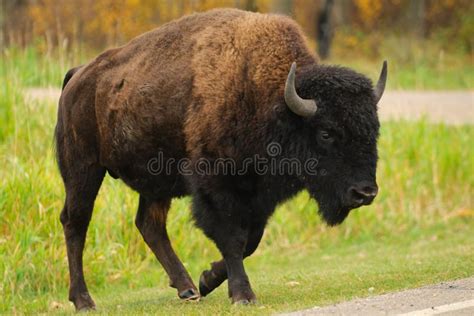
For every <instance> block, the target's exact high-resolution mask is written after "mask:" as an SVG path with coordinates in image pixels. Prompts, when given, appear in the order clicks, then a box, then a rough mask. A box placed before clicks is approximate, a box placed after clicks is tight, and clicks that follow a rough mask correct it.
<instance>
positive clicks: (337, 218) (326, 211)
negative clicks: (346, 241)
mask: <svg viewBox="0 0 474 316" xmlns="http://www.w3.org/2000/svg"><path fill="white" fill-rule="evenodd" d="M350 211H351V209H350V208H348V207H339V208H337V209H330V208H326V207H325V206H324V204H323V205H321V203H319V214H320V215H321V217H322V218H323V220H324V221H325V222H326V223H327V224H328V225H329V226H336V225H339V224H341V223H342V222H343V221H344V220H345V219H346V217H347V215H349V212H350Z"/></svg>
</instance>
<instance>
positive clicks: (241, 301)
mask: <svg viewBox="0 0 474 316" xmlns="http://www.w3.org/2000/svg"><path fill="white" fill-rule="evenodd" d="M231 298H232V304H234V305H249V304H256V303H257V297H256V296H255V294H254V293H253V292H252V290H247V291H242V292H240V293H236V294H235V295H232V296H231Z"/></svg>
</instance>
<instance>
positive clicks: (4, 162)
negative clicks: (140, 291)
mask: <svg viewBox="0 0 474 316" xmlns="http://www.w3.org/2000/svg"><path fill="white" fill-rule="evenodd" d="M25 54H26V55H24V56H23V57H18V56H17V57H15V58H16V59H15V60H14V61H11V60H10V61H7V62H6V63H7V64H8V63H11V64H9V65H8V66H7V67H6V68H3V69H2V70H1V71H0V74H1V77H0V78H1V79H2V82H5V84H3V85H2V86H1V87H0V93H1V94H0V106H1V110H0V111H1V114H2V117H1V119H2V122H1V124H0V141H1V142H0V165H1V168H0V187H1V189H0V276H1V280H0V282H1V283H0V297H2V299H1V300H0V312H1V311H12V308H15V309H16V310H20V311H21V310H22V309H23V308H24V306H26V305H29V304H30V305H31V304H34V303H35V300H36V299H37V298H38V297H58V296H60V297H64V298H65V297H66V296H67V294H66V293H67V285H68V277H67V276H68V273H67V259H66V252H65V245H64V239H63V235H62V228H61V225H60V223H59V212H60V210H61V208H62V204H63V200H64V192H63V188H62V183H61V180H60V177H59V173H58V171H57V168H56V166H55V159H54V153H53V130H54V125H55V119H56V109H57V105H56V104H55V103H54V102H48V101H41V100H32V99H27V98H25V96H24V86H25V85H29V84H33V85H36V84H40V85H44V84H47V83H51V82H53V81H54V82H56V80H57V79H58V78H60V77H61V76H62V74H61V71H57V70H52V68H54V67H57V69H60V68H62V66H61V65H59V66H58V65H49V64H48V63H47V62H44V64H43V66H44V69H46V70H44V71H45V73H49V75H48V76H49V77H47V78H49V79H44V78H40V77H38V78H37V79H32V80H29V79H28V78H29V76H30V75H27V74H25V72H26V73H30V74H31V73H34V71H32V70H31V69H29V68H35V64H34V63H36V61H28V62H31V63H32V64H31V65H30V66H29V67H28V66H26V64H23V63H22V62H20V61H18V60H17V59H18V58H20V59H21V58H26V60H30V59H29V58H30V57H28V58H27V57H25V56H28V54H27V53H25ZM43 66H39V67H40V68H41V67H43ZM50 68H51V69H50ZM60 75H61V76H60ZM55 85H56V84H55ZM473 139H474V127H473V126H459V127H447V126H444V125H431V124H428V123H426V122H424V121H422V122H418V123H408V122H402V121H401V122H391V123H384V124H383V125H382V130H381V137H380V146H379V152H380V164H379V169H378V182H379V185H380V188H381V191H380V195H379V196H378V197H377V200H376V202H375V203H374V204H373V205H371V206H369V207H364V208H363V209H361V210H358V211H355V212H353V214H351V215H350V216H349V218H348V220H347V221H346V222H345V223H344V225H342V226H340V227H338V228H328V227H327V226H325V225H323V224H322V223H321V220H320V219H319V217H318V216H317V207H316V204H315V202H314V201H313V200H311V199H310V198H309V196H308V194H307V193H305V192H302V193H301V194H299V195H298V196H296V197H295V198H294V199H292V200H291V201H289V202H287V203H285V204H283V205H281V206H280V207H279V208H278V210H277V212H276V214H275V216H274V217H273V218H272V220H271V222H270V224H269V226H268V229H267V231H266V233H265V236H264V239H263V241H262V244H261V247H260V248H259V250H258V251H257V256H258V255H261V256H269V257H270V256H271V254H272V253H274V252H278V251H279V250H281V249H287V248H297V249H305V247H307V245H313V247H320V248H324V247H331V246H333V245H338V246H339V247H341V246H342V245H347V246H348V247H352V245H354V244H355V243H357V242H360V241H361V240H367V241H370V240H376V239H379V238H389V236H392V238H396V236H399V235H404V234H406V233H407V232H411V231H416V230H424V229H427V228H429V227H432V226H433V225H448V220H449V219H450V218H453V217H454V218H460V219H462V220H463V221H464V223H465V224H464V226H461V228H462V229H465V231H464V232H462V233H465V234H467V233H468V232H469V229H470V230H471V233H472V229H473V228H474V225H473V221H472V218H473V208H474V205H473V202H474V201H473V199H474V178H473V177H472V174H474V146H473ZM137 204H138V198H137V194H136V193H134V192H132V191H131V190H130V189H128V188H127V187H126V186H124V185H123V184H122V183H121V182H120V181H117V180H112V179H111V178H110V177H107V178H106V180H105V182H104V184H103V186H102V188H101V191H100V193H99V197H98V199H97V202H96V207H95V212H94V215H93V218H92V223H91V226H90V228H89V234H88V239H87V246H86V252H85V258H84V262H85V263H86V264H85V274H86V279H87V281H88V283H89V285H90V288H91V289H92V291H95V290H100V289H105V288H112V287H115V286H122V287H127V288H130V289H133V288H138V287H140V288H143V287H149V286H153V285H156V284H157V282H158V283H159V284H163V285H164V284H166V283H167V281H166V280H167V278H166V276H165V274H164V272H163V270H162V269H161V268H160V267H159V264H158V263H157V261H156V259H155V258H154V257H153V255H152V254H151V252H150V251H149V250H148V249H147V248H146V246H145V244H144V242H143V241H142V239H141V237H140V234H139V233H138V231H137V230H136V229H135V227H134V216H135V212H136V209H137ZM189 207H190V199H189V198H184V199H177V200H174V201H173V205H172V210H171V211H170V217H169V223H168V227H169V233H170V236H171V239H172V241H173V244H174V246H175V248H176V250H177V252H178V254H179V255H180V257H181V258H182V259H183V262H184V264H185V266H187V268H188V269H189V270H190V272H191V274H192V275H198V273H199V272H200V271H201V270H203V269H204V268H207V266H208V263H209V262H210V261H211V260H215V259H217V258H219V255H218V252H217V250H216V249H215V247H214V246H213V245H212V243H211V242H209V241H208V240H207V239H206V238H205V237H204V236H203V234H202V233H201V232H200V231H199V230H197V229H196V228H194V226H193V224H192V222H191V219H190V212H189ZM460 239H461V240H462V238H460ZM471 268H472V267H471Z"/></svg>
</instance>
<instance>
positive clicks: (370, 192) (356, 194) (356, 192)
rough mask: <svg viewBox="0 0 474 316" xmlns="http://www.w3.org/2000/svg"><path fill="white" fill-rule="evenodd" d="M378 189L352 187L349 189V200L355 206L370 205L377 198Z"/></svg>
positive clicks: (374, 187)
mask: <svg viewBox="0 0 474 316" xmlns="http://www.w3.org/2000/svg"><path fill="white" fill-rule="evenodd" d="M377 192H378V188H377V186H373V185H360V186H352V187H350V189H349V198H350V200H351V202H352V203H353V204H354V205H355V206H361V205H363V204H370V203H371V202H372V201H373V200H374V198H375V196H377Z"/></svg>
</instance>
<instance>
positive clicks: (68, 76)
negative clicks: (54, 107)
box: [61, 66, 82, 90]
mask: <svg viewBox="0 0 474 316" xmlns="http://www.w3.org/2000/svg"><path fill="white" fill-rule="evenodd" d="M81 67H82V66H78V67H74V68H71V69H69V71H68V72H67V73H66V76H64V80H63V87H62V88H61V89H62V90H64V88H65V87H66V85H67V83H68V82H69V80H71V78H72V76H74V74H75V73H76V72H77V71H78V70H79V69H81Z"/></svg>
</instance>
